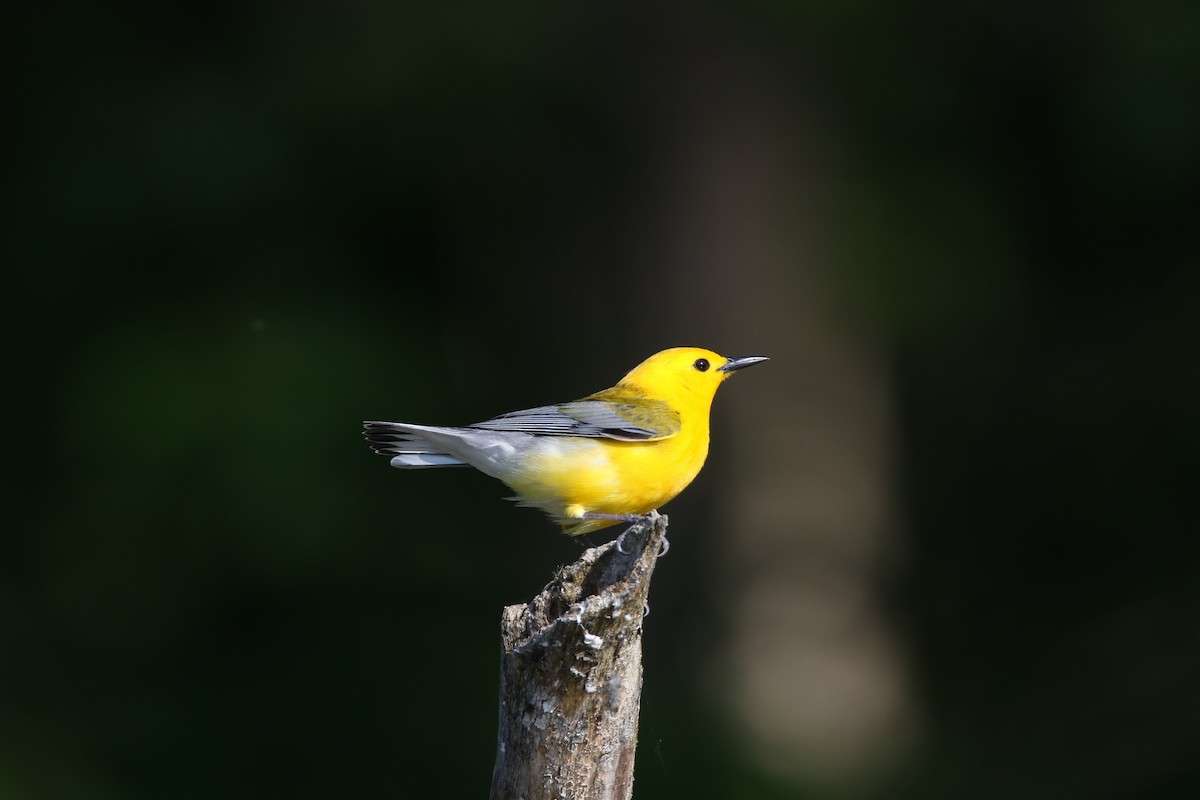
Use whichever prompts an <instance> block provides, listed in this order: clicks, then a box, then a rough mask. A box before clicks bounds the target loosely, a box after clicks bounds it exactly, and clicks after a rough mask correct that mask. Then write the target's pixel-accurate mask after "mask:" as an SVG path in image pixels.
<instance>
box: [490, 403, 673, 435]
mask: <svg viewBox="0 0 1200 800" xmlns="http://www.w3.org/2000/svg"><path fill="white" fill-rule="evenodd" d="M470 427H472V428H483V429H484V430H489V431H519V432H521V433H531V434H535V435H538V436H584V437H588V438H593V439H617V440H620V441H626V442H636V441H646V440H649V439H666V438H668V437H670V436H674V435H675V434H676V433H678V432H679V428H680V421H679V414H678V413H677V412H676V411H674V410H673V409H671V407H670V406H668V405H667V404H666V403H663V402H661V401H656V400H655V401H645V400H643V401H641V402H639V403H638V404H637V405H634V404H632V403H615V402H611V401H604V400H576V401H574V402H571V403H562V404H561V405H557V406H539V407H538V408H530V409H527V410H525V411H513V412H511V413H508V414H501V415H500V416H498V417H495V418H493V419H489V420H487V421H485V422H477V423H475V424H474V425H471V426H470Z"/></svg>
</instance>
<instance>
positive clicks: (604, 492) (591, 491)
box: [506, 432, 708, 535]
mask: <svg viewBox="0 0 1200 800" xmlns="http://www.w3.org/2000/svg"><path fill="white" fill-rule="evenodd" d="M705 433H707V432H705ZM707 455H708V437H707V435H704V436H698V435H691V436H689V435H686V434H685V433H683V432H681V433H680V434H678V435H676V436H673V437H671V438H670V439H663V440H659V441H650V442H617V441H612V440H606V439H582V438H581V439H570V438H562V439H558V440H557V441H555V442H552V443H548V445H547V446H546V447H545V448H542V449H541V450H539V451H538V452H537V453H535V454H530V456H529V457H528V459H527V462H526V463H525V464H523V465H522V468H521V469H520V471H519V474H516V475H513V476H511V477H510V478H509V479H508V480H506V482H507V483H508V485H509V486H511V487H512V488H513V490H514V491H516V493H517V498H516V499H517V500H518V501H519V502H520V503H521V504H522V505H528V506H534V507H536V508H540V509H542V510H543V511H545V512H546V513H547V514H549V515H550V516H552V517H554V518H555V519H556V520H558V521H559V522H560V523H562V525H563V527H564V528H565V529H567V530H568V532H569V533H571V534H573V535H578V534H582V533H587V532H589V531H594V530H598V529H600V528H606V527H608V526H609V525H614V524H616V523H615V522H612V521H610V520H580V519H579V516H581V515H582V514H583V513H585V512H592V513H601V514H645V513H648V512H650V511H652V510H654V509H656V508H659V507H660V506H662V505H663V504H665V503H666V502H667V501H669V500H671V499H672V498H673V497H675V496H676V495H677V494H679V493H680V492H681V491H683V490H684V489H685V488H686V487H687V485H688V484H690V483H691V482H692V480H693V479H694V478H695V477H696V474H697V473H699V472H700V468H701V467H702V466H704V460H705V458H706V457H707Z"/></svg>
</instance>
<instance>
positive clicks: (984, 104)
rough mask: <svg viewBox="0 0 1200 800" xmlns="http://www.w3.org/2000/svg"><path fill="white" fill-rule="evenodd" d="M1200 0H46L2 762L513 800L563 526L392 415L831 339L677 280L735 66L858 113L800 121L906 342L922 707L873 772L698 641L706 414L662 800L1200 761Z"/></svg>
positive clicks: (35, 117)
mask: <svg viewBox="0 0 1200 800" xmlns="http://www.w3.org/2000/svg"><path fill="white" fill-rule="evenodd" d="M1197 9H1200V6H1198V5H1196V4H1194V3H1183V2H1180V3H1163V2H1148V3H1141V4H1129V3H1116V2H1097V3H1064V4H1040V3H1025V2H1018V3H1003V4H1001V3H990V4H989V3H954V2H922V3H901V4H896V3H886V2H876V1H875V0H866V1H865V2H856V3H832V2H819V3H805V2H800V3H777V2H751V3H744V4H740V5H737V6H731V7H729V8H723V7H719V6H717V5H715V4H697V5H690V4H683V3H677V4H670V5H668V6H667V7H662V8H659V9H657V10H648V9H645V8H642V7H641V4H635V3H616V4H592V5H588V6H586V7H583V8H579V7H576V4H573V3H556V4H544V5H543V4H496V5H491V6H487V5H483V4H420V5H416V4H388V3H372V2H350V3H341V4H331V5H329V6H328V7H321V6H312V5H309V4H302V5H297V4H290V3H267V2H251V3H231V4H221V3H216V4H214V3H207V4H201V5H196V6H193V7H173V6H170V5H167V6H164V5H153V4H145V5H140V6H139V5H136V4H116V5H113V4H101V3H93V4H88V5H82V4H79V5H72V4H67V5H65V6H57V7H45V8H39V9H38V10H25V11H21V12H17V14H16V15H15V16H14V17H12V18H11V20H10V24H9V25H8V26H7V27H8V29H9V30H8V34H9V35H8V37H6V38H8V39H9V40H10V47H9V50H10V52H9V56H10V61H11V66H10V68H9V69H8V70H7V71H6V74H7V75H8V80H7V81H6V83H7V84H8V88H9V90H10V91H9V92H8V93H7V94H8V96H9V98H10V99H9V103H8V105H9V108H8V111H9V114H8V115H6V116H8V118H9V120H10V121H9V123H8V124H7V126H6V127H7V134H8V136H7V137H6V139H7V140H8V144H7V146H6V155H7V158H6V159H5V161H6V166H5V170H4V175H5V192H4V199H3V203H4V206H3V214H2V215H0V219H2V222H0V224H2V225H3V242H4V256H3V259H4V266H5V267H6V269H5V278H4V282H5V287H6V291H5V292H4V296H5V298H6V301H7V302H6V303H5V306H6V310H5V314H4V320H5V329H6V335H5V339H6V344H7V347H6V354H7V360H8V364H7V367H6V369H5V373H6V376H7V379H6V380H5V396H6V400H7V403H6V406H7V413H6V419H7V430H8V434H7V443H8V444H7V447H6V448H5V452H6V462H7V466H8V470H7V472H8V474H9V477H8V478H7V479H6V481H5V483H4V491H5V500H4V508H5V510H6V512H7V516H8V522H7V523H6V524H5V525H4V528H5V533H4V534H3V537H2V539H0V798H6V799H7V798H14V799H16V798H20V799H23V798H114V799H118V798H189V797H196V798H200V797H213V796H221V797H247V798H250V797H253V798H261V797H288V798H300V797H388V796H403V797H420V796H428V797H464V798H465V797H480V796H482V795H483V794H484V793H485V792H486V787H487V785H488V781H489V778H490V771H491V763H492V757H493V753H492V748H493V744H494V735H495V698H496V685H495V682H496V662H497V652H498V637H497V621H498V618H499V611H500V608H501V606H502V605H504V604H507V603H512V602H517V601H521V600H523V599H526V598H528V597H530V596H532V595H533V594H534V593H535V592H536V591H537V590H538V589H540V587H541V586H542V584H543V583H544V582H545V580H547V579H548V577H549V575H550V574H551V572H552V570H553V568H554V566H555V565H556V564H558V563H562V562H564V561H566V560H569V559H572V558H574V557H575V555H576V554H577V553H578V548H577V546H576V544H575V543H574V542H571V541H569V540H567V539H565V538H563V537H559V536H557V535H555V534H554V531H553V529H552V528H551V527H550V526H549V525H548V524H546V523H544V522H543V521H542V520H541V519H539V518H538V517H537V516H536V515H535V514H533V513H532V512H529V511H522V510H515V509H512V508H510V507H508V506H506V505H505V504H503V503H501V502H500V501H499V499H498V498H499V497H501V496H502V495H503V494H504V490H503V488H502V487H500V486H499V485H497V484H495V483H494V482H492V481H490V480H489V479H487V478H484V477H482V476H479V475H476V474H468V473H466V472H445V471H442V472H426V473H419V474H417V473H409V474H401V473H398V472H395V471H391V470H388V469H386V468H385V464H384V463H383V461H382V460H381V459H378V458H376V457H373V456H371V455H370V453H369V452H368V451H367V450H366V448H365V447H364V445H363V444H362V443H361V442H360V441H359V439H358V425H359V421H360V420H361V419H363V418H393V419H409V420H414V421H426V422H443V423H456V422H458V423H463V422H469V421H473V420H476V419H480V418H484V417H487V416H491V415H493V414H495V413H499V412H502V411H506V410H509V409H513V408H520V407H526V406H528V405H535V404H541V403H545V402H551V401H556V400H565V399H571V398H573V397H576V396H580V395H582V394H585V393H588V392H590V391H594V390H596V389H599V388H602V387H603V386H606V385H608V384H610V383H611V382H612V381H613V380H615V379H616V378H617V377H618V376H619V375H620V374H622V372H623V371H625V370H626V369H628V368H630V367H632V366H633V365H634V364H635V363H636V362H637V361H639V360H640V359H641V358H643V357H644V356H646V355H648V354H649V353H651V352H653V351H655V350H657V349H660V348H661V347H664V346H668V345H674V344H698V345H704V346H709V347H713V348H716V349H718V350H723V351H727V352H729V353H730V354H733V355H742V354H747V355H748V354H758V353H762V354H764V355H775V356H776V359H775V360H774V361H773V362H772V363H771V364H769V365H767V366H765V367H757V368H755V369H756V370H760V369H761V370H766V369H771V370H783V371H787V370H789V369H795V366H794V365H789V363H788V362H787V359H786V358H784V359H780V358H779V357H778V354H779V353H781V352H784V353H786V352H787V350H788V346H787V343H785V342H772V341H745V340H737V341H729V340H728V339H729V337H726V338H724V339H722V340H721V341H714V340H713V339H712V336H711V335H710V334H709V330H710V326H711V327H712V328H717V329H720V330H722V331H729V330H736V329H737V321H738V320H739V319H744V318H746V317H747V316H749V315H753V314H755V313H756V310H755V309H754V308H745V307H737V306H736V305H735V304H732V303H729V302H726V301H725V300H726V299H725V298H722V297H718V296H713V297H708V298H707V302H704V303H702V304H698V305H697V306H696V307H695V308H694V309H693V311H692V313H689V312H688V310H687V309H683V310H681V309H679V308H677V307H673V303H676V302H677V298H676V297H674V296H673V293H672V292H671V291H663V281H661V280H656V279H655V277H654V270H655V269H656V253H655V252H654V251H653V250H652V249H646V248H643V243H644V242H649V241H652V240H654V239H655V238H656V236H655V229H656V225H657V224H659V223H661V222H662V218H661V217H658V218H656V217H655V216H654V215H650V214H647V213H645V212H646V208H647V206H648V205H649V203H648V201H647V200H646V198H647V197H654V196H656V195H659V194H660V193H661V192H662V191H663V186H664V185H665V184H666V183H668V182H669V181H670V180H671V179H672V177H671V176H672V175H673V174H675V173H673V172H672V169H671V168H668V167H664V164H666V165H678V164H680V163H683V162H684V159H685V156H682V155H680V147H679V144H680V143H682V142H686V141H687V140H688V135H689V119H688V118H687V117H686V114H684V113H683V112H681V111H680V109H688V108H690V109H695V108H697V107H706V103H708V102H709V101H708V100H707V99H706V98H709V97H710V96H711V97H712V98H713V99H712V100H711V103H712V106H711V107H707V108H706V112H707V113H709V114H711V115H712V116H714V117H716V118H718V119H719V118H720V115H721V114H722V107H721V106H720V103H721V102H722V100H721V98H723V97H729V96H731V95H736V94H738V93H739V92H743V91H750V92H752V91H756V90H757V89H758V88H761V87H760V86H758V85H757V84H756V83H755V82H754V81H753V80H751V81H749V82H748V83H746V84H743V83H740V82H741V81H746V78H745V77H744V76H745V75H746V74H750V75H758V74H767V75H769V76H770V79H771V80H770V86H769V92H770V98H771V99H770V101H769V102H768V105H770V104H776V105H778V106H782V107H784V108H783V110H784V111H785V112H786V113H788V114H794V115H796V116H798V117H801V118H805V119H806V120H809V121H810V122H811V121H813V120H817V121H818V122H819V125H818V127H820V129H821V130H823V131H825V132H826V133H825V135H824V136H823V137H816V138H815V139H811V138H810V139H798V140H797V141H796V142H795V143H794V148H796V152H797V154H798V155H801V156H803V158H804V159H806V160H812V161H817V162H821V161H823V160H824V159H825V158H826V156H825V153H824V152H823V151H821V152H816V153H814V152H813V148H817V149H818V150H820V148H829V153H830V155H829V156H828V157H829V158H830V159H832V160H836V162H837V164H838V166H836V167H834V168H831V174H832V175H833V177H832V178H831V179H830V185H831V187H832V189H833V191H831V193H830V196H829V197H828V201H827V203H825V204H824V207H823V209H822V219H823V220H826V221H831V222H830V226H831V227H830V234H829V236H830V239H831V240H832V241H834V242H835V245H834V246H833V248H832V253H833V256H832V264H833V271H832V274H833V276H834V279H835V280H837V281H839V282H840V283H842V284H843V292H844V295H843V296H844V297H846V298H849V299H848V301H847V302H848V303H849V305H850V306H851V307H852V308H853V309H854V310H855V311H854V313H855V315H856V317H857V318H858V319H860V320H864V321H865V325H866V326H867V327H869V328H870V329H872V330H873V331H875V332H876V334H877V335H878V336H879V337H880V338H881V340H883V341H885V342H886V343H887V348H888V353H889V356H888V363H889V365H890V369H891V371H892V374H891V376H890V384H889V385H890V386H891V387H892V389H893V396H892V397H890V398H889V400H888V402H889V404H890V405H891V407H892V408H893V413H894V414H895V417H896V420H897V426H898V431H899V441H898V444H897V454H896V461H897V463H896V464H895V465H894V470H895V475H896V480H897V483H898V485H897V486H896V492H897V496H898V507H899V509H900V513H901V515H902V519H900V520H899V521H898V527H899V529H900V530H902V531H903V536H904V548H905V551H906V557H905V561H904V566H903V569H902V570H900V571H899V572H898V574H897V575H896V576H895V578H894V580H890V581H889V582H888V583H887V584H886V585H882V586H880V587H878V591H879V595H880V598H881V600H882V602H883V604H884V607H885V608H886V609H887V610H888V614H889V619H890V624H891V625H892V626H893V632H894V635H895V636H896V637H898V640H899V641H900V642H901V644H902V646H903V648H904V650H905V652H906V653H907V654H908V659H909V662H910V665H911V669H912V672H913V679H914V682H915V692H916V698H917V701H918V702H919V704H920V712H921V715H922V717H923V719H924V722H925V730H924V732H923V744H922V745H921V747H920V748H918V749H917V750H916V751H915V752H914V753H913V755H912V756H911V758H910V759H909V760H908V761H907V762H906V764H905V765H904V766H903V768H902V769H900V770H899V771H898V772H894V773H890V774H888V775H887V776H886V777H885V778H883V779H882V780H881V782H880V783H878V785H875V786H868V787H866V788H864V787H862V786H860V785H856V786H855V787H853V788H847V787H839V786H837V785H833V786H830V785H826V784H821V783H819V782H811V783H810V782H806V781H800V783H798V784H792V783H786V782H781V780H780V779H778V778H770V777H768V776H766V775H765V774H761V773H760V772H759V771H758V768H757V767H756V766H755V764H756V763H757V762H756V760H755V759H754V758H753V757H752V755H753V754H751V753H749V752H747V748H746V746H745V744H744V740H743V737H742V736H741V735H740V733H739V730H738V728H737V726H736V725H734V724H733V723H731V722H730V720H729V719H727V718H726V717H725V716H724V713H723V712H722V711H721V710H720V708H718V707H717V705H716V704H715V703H713V702H712V701H711V698H708V697H706V695H705V693H704V691H703V689H702V687H703V686H704V683H703V681H700V680H698V679H697V678H696V675H695V674H694V672H693V671H691V670H693V663H692V660H691V659H690V658H689V657H687V655H686V654H684V655H681V654H680V652H681V651H680V649H679V644H680V637H681V636H682V635H683V634H682V633H681V631H692V632H693V633H694V631H695V628H694V625H695V622H694V620H689V619H688V618H687V615H688V614H689V613H690V612H691V610H692V609H693V608H694V606H693V605H692V604H691V603H690V602H688V603H685V602H684V599H685V598H688V599H696V598H699V599H698V601H697V602H701V603H704V604H707V605H708V606H709V607H711V606H714V605H716V604H718V603H719V601H720V599H719V598H714V597H711V596H710V595H709V594H707V592H708V588H707V587H706V585H705V583H704V579H703V575H704V574H705V573H704V572H703V571H700V570H696V569H695V567H696V566H697V564H698V563H699V562H703V561H704V560H705V559H706V558H708V557H710V556H711V553H710V552H709V551H707V550H705V545H704V542H706V541H711V539H712V537H711V535H710V534H709V533H706V530H707V528H706V525H707V524H708V523H707V522H706V520H708V519H709V515H708V514H707V513H706V512H707V511H709V510H711V509H712V508H713V507H714V505H715V503H716V500H715V499H713V498H714V495H716V494H719V493H720V492H721V491H722V484H721V482H722V481H726V480H728V481H734V480H737V475H736V474H733V472H732V471H731V470H730V469H729V468H728V467H727V466H722V461H721V447H720V442H721V438H722V436H725V437H731V436H734V435H736V432H735V431H732V430H730V428H729V426H728V425H725V426H723V427H722V426H721V425H720V417H719V416H718V431H717V433H716V435H715V443H714V454H713V457H712V459H711V460H710V465H709V470H708V471H707V472H706V473H705V476H704V477H702V479H701V481H699V482H698V483H697V485H696V486H695V487H693V490H692V494H690V495H685V497H684V498H681V499H680V500H679V501H678V503H676V504H673V505H672V507H671V508H672V510H673V512H677V514H676V516H674V517H673V519H679V520H681V522H680V523H677V525H678V526H679V527H678V530H679V532H678V533H675V531H676V527H675V526H673V528H672V532H673V540H674V541H675V544H676V549H675V550H673V552H672V556H671V558H670V559H668V560H667V561H664V562H663V569H662V570H660V575H659V576H658V578H657V582H656V586H655V590H656V591H655V593H654V595H655V597H656V598H658V599H657V600H656V602H655V611H654V614H653V615H652V616H651V617H650V618H649V619H648V621H647V636H648V641H647V655H646V657H647V685H646V695H645V703H644V708H643V716H642V743H643V747H642V750H641V752H640V754H639V760H638V791H639V796H641V797H677V798H707V797H711V798H776V797H778V798H785V797H786V798H791V797H840V796H844V795H846V794H848V793H851V792H857V793H862V792H865V793H867V794H868V795H870V796H878V797H889V798H896V797H908V798H962V797H974V798H980V797H1006V798H1007V797H1021V798H1065V797H1095V798H1125V797H1129V798H1133V797H1139V798H1148V797H1186V796H1197V793H1198V792H1200V767H1198V766H1197V765H1200V692H1198V691H1197V688H1196V679H1197V675H1200V558H1198V556H1200V553H1198V552H1197V547H1196V533H1197V525H1196V522H1195V513H1194V511H1193V506H1194V504H1195V483H1196V477H1197V458H1196V454H1197V446H1198V445H1200V413H1198V405H1200V404H1198V401H1200V397H1198V396H1197V378H1198V376H1197V372H1198V365H1200V353H1198V349H1197V348H1198V345H1200V336H1198V333H1200V303H1198V299H1197V298H1198V294H1200V270H1198V267H1200V225H1198V224H1197V215H1196V209H1197V208H1198V207H1200V196H1198V195H1200V191H1198V188H1200V13H1198V10H1197ZM730 43H734V45H733V46H731V44H730ZM731 53H732V54H733V55H730V54H731ZM739 53H740V54H752V55H753V58H755V59H761V60H760V61H758V62H756V63H758V64H759V66H758V69H759V72H754V71H751V72H750V73H746V72H745V71H742V70H741V69H740V68H739V65H738V64H737V63H735V62H736V61H737V60H738V58H739V56H738V55H737V54H739ZM722 59H727V60H728V62H726V61H723V60H722ZM714 84H715V85H714ZM681 97H682V98H686V102H684V101H682V100H681V99H680V98H681ZM730 113H733V112H730ZM834 154H836V155H834ZM781 213H785V214H786V213H789V212H788V211H787V210H786V209H785V210H783V211H781ZM797 213H798V212H797ZM798 224H802V220H798ZM739 268H740V266H739V265H738V264H736V263H731V264H730V265H729V269H731V270H736V269H739ZM667 286H668V288H669V287H670V282H669V281H668V282H667ZM686 295H687V296H688V297H695V296H700V297H705V295H704V292H703V290H702V287H701V290H700V291H696V290H692V291H689V292H687V293H686ZM664 308H672V311H671V317H672V318H673V319H676V320H684V322H681V323H678V324H675V325H674V326H673V327H671V328H669V329H667V330H663V329H662V326H660V327H659V328H655V327H654V325H653V324H650V323H647V322H645V320H646V319H647V318H653V317H654V316H655V315H656V309H664ZM718 318H719V319H720V324H716V320H717V319H718ZM663 335H666V336H668V337H669V338H668V339H667V340H663V338H662V336H663ZM757 377H759V374H756V373H754V372H750V373H746V376H745V379H744V380H743V379H742V378H739V380H738V381H737V386H736V387H735V388H734V389H730V390H728V394H727V395H726V394H724V393H723V396H722V399H721V400H720V401H719V402H718V404H719V405H720V404H721V403H736V402H738V401H737V399H736V398H734V397H733V394H734V393H735V392H736V393H753V392H755V391H756V386H755V380H754V379H755V378H757ZM761 385H766V384H765V383H764V384H760V386H761ZM718 410H719V409H718ZM710 473H711V475H710ZM685 523H686V528H685V527H684V525H685ZM689 539H690V540H693V541H694V542H695V544H693V545H692V546H691V551H690V554H687V553H688V548H689V545H688V544H686V543H685V542H686V541H687V540H689ZM710 569H711V567H710ZM693 641H694V640H693ZM722 646H723V643H722V641H721V640H720V639H714V640H712V641H711V642H709V644H708V645H707V647H708V648H711V649H719V648H721V647H722ZM699 655H700V656H704V655H705V653H700V654H699Z"/></svg>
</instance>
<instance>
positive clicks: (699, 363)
mask: <svg viewBox="0 0 1200 800" xmlns="http://www.w3.org/2000/svg"><path fill="white" fill-rule="evenodd" d="M692 366H693V367H695V368H696V369H697V370H698V371H700V372H708V359H707V358H697V359H696V361H695V363H694V364H692Z"/></svg>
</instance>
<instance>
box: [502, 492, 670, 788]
mask: <svg viewBox="0 0 1200 800" xmlns="http://www.w3.org/2000/svg"><path fill="white" fill-rule="evenodd" d="M666 532H667V518H666V517H664V516H658V517H656V518H654V519H653V520H652V521H649V522H646V523H639V526H638V529H637V530H631V531H630V533H629V534H627V535H626V536H625V539H624V548H625V549H626V550H627V551H628V552H627V553H622V552H620V550H619V549H618V548H617V546H616V541H612V542H609V543H608V544H605V545H602V546H600V547H594V548H591V549H589V550H587V551H586V552H584V554H583V556H582V557H581V558H580V559H579V560H578V561H576V562H575V563H574V564H571V565H570V566H567V567H563V568H562V569H561V570H560V571H559V573H558V575H557V576H556V577H555V579H554V580H553V581H552V582H551V583H550V584H549V585H548V586H547V587H546V588H545V589H543V590H542V593H541V594H539V595H538V596H537V597H535V598H534V599H533V600H532V601H531V602H529V603H528V604H526V605H515V606H508V607H507V608H505V609H504V615H503V618H502V621H501V628H502V631H501V637H502V643H503V655H502V658H501V663H500V733H499V737H498V742H497V752H496V767H495V770H494V771H493V773H492V792H491V800H543V799H544V800H576V799H577V798H587V799H588V800H629V798H630V797H631V796H632V795H633V757H634V749H635V747H636V745H637V727H638V709H639V707H640V704H641V694H642V616H643V610H644V609H645V607H646V597H647V595H648V594H649V591H650V576H651V574H652V573H653V572H654V565H655V562H656V561H657V559H658V555H659V549H660V547H661V546H662V543H663V541H664V540H665V538H666Z"/></svg>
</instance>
